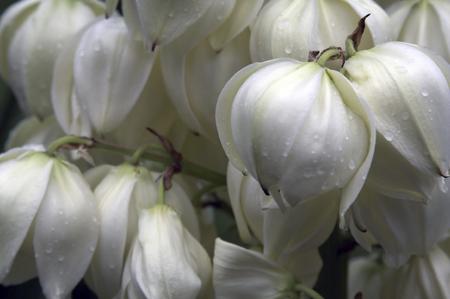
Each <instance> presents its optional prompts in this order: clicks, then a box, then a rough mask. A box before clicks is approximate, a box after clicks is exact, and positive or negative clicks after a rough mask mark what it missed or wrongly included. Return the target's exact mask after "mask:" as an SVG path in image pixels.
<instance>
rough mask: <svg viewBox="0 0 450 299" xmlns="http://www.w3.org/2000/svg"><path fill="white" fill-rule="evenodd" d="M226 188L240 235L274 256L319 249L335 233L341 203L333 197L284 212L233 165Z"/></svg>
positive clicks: (303, 203)
mask: <svg viewBox="0 0 450 299" xmlns="http://www.w3.org/2000/svg"><path fill="white" fill-rule="evenodd" d="M227 187H228V193H229V196H230V202H231V207H232V209H233V214H234V216H235V219H236V224H237V227H238V231H239V235H240V237H241V239H242V240H243V241H244V242H246V243H247V244H261V245H262V246H263V248H264V254H266V255H268V256H271V257H278V256H279V255H284V254H290V253H292V252H294V251H296V250H303V251H304V250H311V249H315V248H318V247H319V246H320V245H321V244H322V243H324V242H325V240H326V239H328V237H329V236H330V234H331V232H332V231H333V229H334V227H335V224H336V220H337V218H338V217H337V216H338V210H339V201H338V200H337V198H336V197H334V198H333V196H332V195H328V196H321V197H319V198H317V199H315V200H310V201H306V202H301V203H299V204H298V205H297V206H295V207H293V208H290V207H289V208H286V210H285V211H281V210H280V209H279V208H278V207H276V206H275V207H271V206H270V202H271V201H273V199H272V198H271V197H270V196H267V195H265V194H264V192H263V190H262V189H261V186H260V185H259V183H258V182H257V181H256V180H255V179H254V178H252V177H251V176H250V175H247V176H244V175H242V173H241V172H240V171H238V170H237V169H236V168H235V167H234V166H233V165H232V164H231V163H230V164H229V165H228V172H227Z"/></svg>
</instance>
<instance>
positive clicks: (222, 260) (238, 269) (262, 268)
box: [213, 239, 322, 299]
mask: <svg viewBox="0 0 450 299" xmlns="http://www.w3.org/2000/svg"><path fill="white" fill-rule="evenodd" d="M317 257H318V259H311V258H309V262H310V264H308V265H307V264H302V263H300V264H297V267H298V268H300V272H301V271H304V272H303V277H296V276H295V275H294V274H292V273H291V272H289V271H288V270H286V269H285V268H283V267H281V266H280V265H279V264H277V263H276V262H274V261H271V260H270V259H269V258H267V257H265V256H264V255H263V254H261V253H259V252H257V251H253V250H249V249H245V248H243V247H240V246H237V245H234V244H232V243H228V242H225V241H222V240H221V239H217V240H216V248H215V253H214V262H213V263H214V265H213V272H214V274H213V281H214V290H215V294H216V298H218V299H225V298H248V299H260V298H264V299H278V298H292V299H294V298H299V296H300V290H299V289H298V288H297V284H298V283H301V282H302V280H301V279H302V278H304V277H308V276H309V275H308V274H312V273H314V272H316V274H317V273H318V272H319V271H320V268H321V266H322V264H321V260H320V257H319V256H318V255H317ZM312 261H314V262H312ZM291 262H293V261H291ZM305 268H307V269H305Z"/></svg>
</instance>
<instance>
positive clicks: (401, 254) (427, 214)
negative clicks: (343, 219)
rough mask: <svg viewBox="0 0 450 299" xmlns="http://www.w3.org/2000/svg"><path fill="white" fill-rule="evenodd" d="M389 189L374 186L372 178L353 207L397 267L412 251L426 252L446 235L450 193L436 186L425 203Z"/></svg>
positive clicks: (387, 260) (449, 223) (361, 223)
mask: <svg viewBox="0 0 450 299" xmlns="http://www.w3.org/2000/svg"><path fill="white" fill-rule="evenodd" d="M444 188H448V184H447V185H446V186H444ZM444 191H445V190H444ZM388 192H389V190H383V189H375V188H373V187H372V186H371V184H370V181H369V182H368V184H367V185H366V187H365V188H364V189H363V191H362V192H361V194H360V197H359V198H358V200H357V201H356V202H355V204H354V206H353V210H354V212H355V213H357V214H358V217H359V219H358V221H359V222H360V223H359V224H360V225H362V226H363V228H364V229H366V230H367V231H368V232H369V233H370V234H372V235H373V236H374V239H375V240H376V241H377V242H378V243H379V244H380V245H381V246H382V247H383V249H384V250H385V253H386V255H385V260H386V262H388V263H389V264H391V265H397V266H398V265H401V264H402V263H404V262H405V261H406V259H407V258H408V257H409V256H411V255H413V254H425V253H426V252H427V251H429V250H430V249H431V248H432V247H433V246H434V245H435V244H436V243H437V242H439V241H441V240H442V239H443V238H445V237H446V236H447V233H448V231H449V229H450V219H449V217H448V210H449V209H450V201H449V197H450V195H449V194H448V193H444V192H442V191H441V190H439V189H437V190H435V191H434V193H433V194H432V199H431V200H430V201H428V202H427V203H423V202H419V201H413V200H411V199H408V197H407V195H406V196H403V197H398V196H397V194H396V193H394V194H389V193H388Z"/></svg>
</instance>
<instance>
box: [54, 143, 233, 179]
mask: <svg viewBox="0 0 450 299" xmlns="http://www.w3.org/2000/svg"><path fill="white" fill-rule="evenodd" d="M65 144H72V145H73V144H80V145H87V146H88V147H89V148H95V149H100V150H107V151H112V152H116V153H119V154H122V155H125V156H134V155H135V154H136V152H137V151H135V150H132V149H128V148H124V147H121V146H118V145H114V144H110V143H107V142H104V141H101V140H97V139H93V138H87V137H78V136H64V137H61V138H59V139H57V140H55V141H54V142H53V143H52V144H51V145H50V146H49V148H48V152H49V153H54V152H55V151H56V150H57V149H59V148H60V147H61V146H63V145H65ZM138 155H139V157H140V159H145V160H149V161H153V162H158V163H161V164H164V165H170V164H171V163H172V162H173V161H172V157H170V155H169V154H167V153H166V152H164V151H163V150H161V149H160V148H155V147H153V148H146V149H145V150H144V151H142V152H141V153H139V154H138ZM181 167H182V173H184V174H186V175H190V176H193V177H196V178H199V179H202V180H205V181H209V182H211V183H212V184H214V185H226V178H225V176H224V175H223V174H221V173H219V172H216V171H214V170H210V169H208V168H206V167H203V166H201V165H198V164H196V163H194V162H190V161H188V160H183V161H182V162H181Z"/></svg>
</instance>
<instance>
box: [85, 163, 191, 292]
mask: <svg viewBox="0 0 450 299" xmlns="http://www.w3.org/2000/svg"><path fill="white" fill-rule="evenodd" d="M86 176H87V177H88V181H90V183H91V184H92V185H93V186H95V197H96V200H97V205H98V209H99V219H100V237H99V241H98V246H97V250H96V252H95V255H94V258H93V260H92V264H91V268H90V272H89V275H88V283H89V285H90V286H91V288H92V289H93V290H95V291H96V293H97V295H98V296H99V298H112V297H113V296H114V295H115V294H117V292H118V291H119V289H120V281H121V276H122V272H123V268H124V264H125V258H126V256H127V255H128V252H129V249H130V246H131V243H132V241H133V239H134V238H135V236H136V234H137V231H138V216H139V214H140V212H141V210H143V209H149V208H150V207H152V206H154V205H155V204H156V199H157V188H158V187H157V185H156V183H155V180H156V179H157V177H158V175H157V174H153V173H151V172H149V171H148V170H147V169H145V168H144V167H140V166H132V165H129V164H123V165H120V166H116V167H106V166H100V167H98V168H94V169H92V170H90V171H88V173H86ZM166 200H167V203H168V204H170V205H171V206H173V207H174V209H175V210H176V211H178V212H179V213H180V215H181V216H180V217H181V219H182V221H183V223H184V225H185V226H186V227H187V228H188V229H189V231H190V232H191V233H192V234H193V235H194V236H195V237H196V238H199V224H198V220H197V215H196V212H195V210H194V208H193V206H192V204H191V202H190V200H189V198H188V197H187V195H186V194H185V192H184V190H183V189H181V187H180V186H179V185H178V184H176V182H174V184H173V187H172V189H171V191H169V192H167V194H166Z"/></svg>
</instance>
